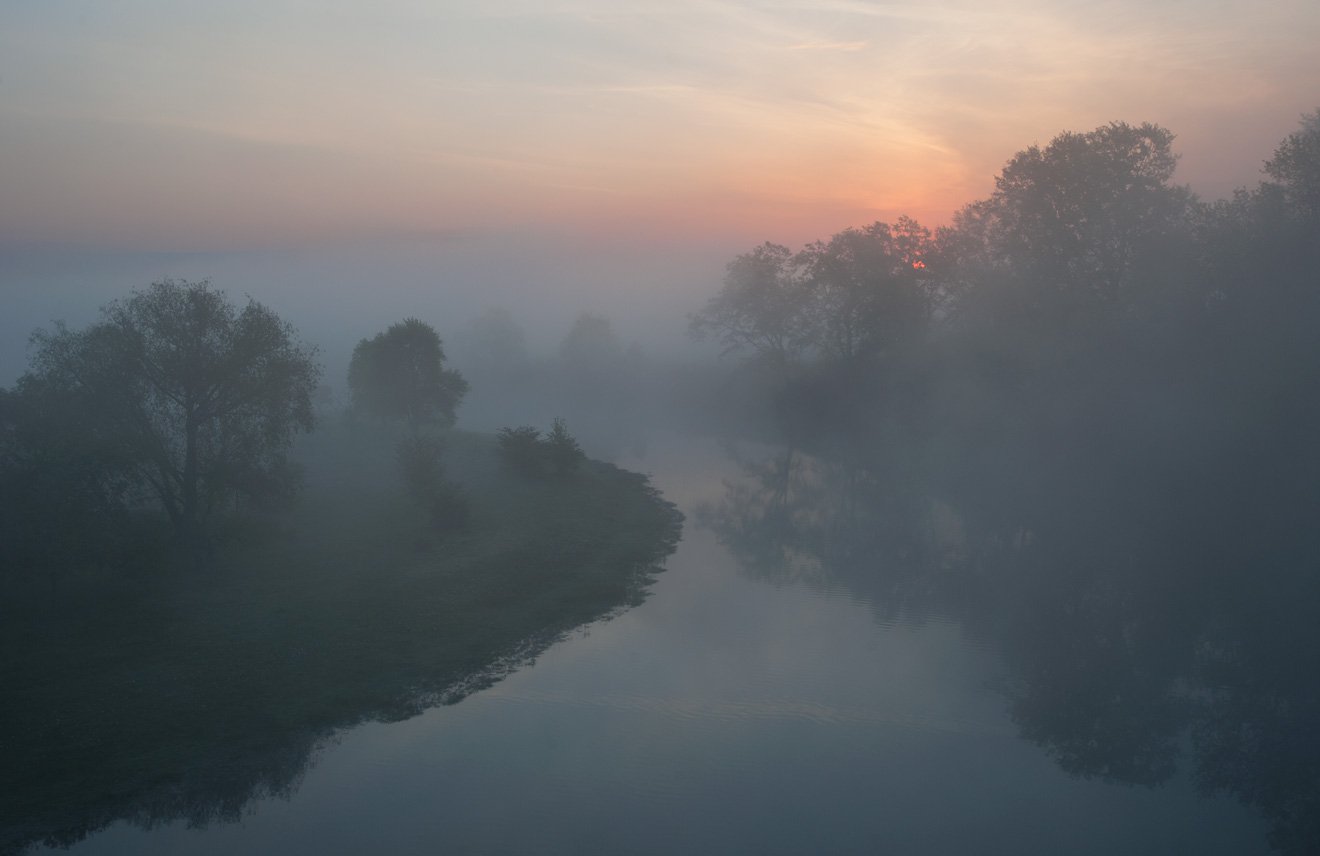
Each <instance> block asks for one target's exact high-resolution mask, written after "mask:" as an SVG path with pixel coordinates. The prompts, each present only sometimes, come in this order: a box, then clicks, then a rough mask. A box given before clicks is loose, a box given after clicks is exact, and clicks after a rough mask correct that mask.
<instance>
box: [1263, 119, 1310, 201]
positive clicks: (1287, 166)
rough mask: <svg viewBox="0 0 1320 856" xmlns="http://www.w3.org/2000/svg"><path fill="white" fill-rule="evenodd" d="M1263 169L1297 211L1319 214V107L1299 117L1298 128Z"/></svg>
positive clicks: (1276, 150)
mask: <svg viewBox="0 0 1320 856" xmlns="http://www.w3.org/2000/svg"><path fill="white" fill-rule="evenodd" d="M1265 172H1266V174H1268V175H1269V177H1270V178H1272V179H1274V180H1275V181H1276V182H1278V183H1279V185H1280V186H1281V187H1282V188H1283V192H1284V194H1285V196H1286V197H1287V199H1288V201H1289V202H1290V203H1291V204H1292V205H1293V207H1294V208H1296V209H1297V210H1298V211H1299V212H1301V213H1302V214H1305V215H1307V216H1309V217H1312V218H1314V217H1316V216H1317V215H1320V110H1316V111H1315V112H1313V113H1310V114H1308V115H1306V116H1303V117H1302V127H1301V129H1300V130H1298V131H1296V132H1294V133H1292V134H1289V135H1288V137H1287V138H1286V139H1285V140H1284V141H1283V142H1282V143H1280V144H1279V147H1278V148H1277V149H1275V151H1274V157H1272V158H1270V159H1269V160H1268V161H1266V162H1265Z"/></svg>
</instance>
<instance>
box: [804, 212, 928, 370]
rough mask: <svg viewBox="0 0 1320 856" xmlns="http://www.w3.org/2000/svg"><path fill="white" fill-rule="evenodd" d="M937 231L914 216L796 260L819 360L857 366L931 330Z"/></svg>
mask: <svg viewBox="0 0 1320 856" xmlns="http://www.w3.org/2000/svg"><path fill="white" fill-rule="evenodd" d="M930 240H931V238H930V232H929V231H928V230H926V229H924V228H923V227H922V226H921V225H919V224H918V223H917V222H916V221H915V220H912V219H910V218H908V217H903V218H900V219H899V221H898V223H897V224H895V225H894V226H892V227H891V226H890V225H889V224H887V223H872V224H871V225H870V226H867V227H865V228H863V229H846V230H844V231H842V232H840V233H838V234H837V235H835V236H834V237H832V238H830V239H829V240H828V241H816V242H815V243H812V244H809V245H808V246H807V247H806V248H805V249H804V250H803V251H802V252H801V253H799V254H798V256H797V264H798V266H799V267H800V269H801V270H802V271H803V275H804V278H805V279H804V284H805V288H806V291H807V294H806V295H805V296H804V297H805V299H806V303H807V306H808V309H807V313H808V314H807V320H808V328H807V329H808V333H807V335H808V337H809V340H810V342H811V344H812V345H813V346H814V347H815V348H816V349H817V350H818V351H819V353H820V354H821V355H822V356H824V357H827V358H831V359H836V360H843V361H849V360H856V359H859V358H862V357H868V356H875V355H878V354H881V353H883V352H884V351H885V350H886V349H888V348H889V347H891V346H892V345H893V344H894V343H895V342H896V341H897V340H899V339H901V338H903V337H904V336H907V335H909V334H912V333H914V332H917V331H919V330H921V329H923V328H924V326H925V324H926V322H927V321H928V320H929V317H930V312H931V306H932V301H931V299H930V295H929V293H928V292H927V291H926V288H925V282H924V280H925V276H924V272H925V261H924V256H925V255H926V254H927V251H928V247H929V245H930Z"/></svg>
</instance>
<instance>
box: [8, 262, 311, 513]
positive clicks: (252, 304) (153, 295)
mask: <svg viewBox="0 0 1320 856" xmlns="http://www.w3.org/2000/svg"><path fill="white" fill-rule="evenodd" d="M102 316H103V317H102V320H101V321H99V322H98V323H96V324H93V325H92V326H90V327H88V328H87V329H85V330H81V331H73V330H69V329H68V328H67V327H64V326H63V325H57V326H56V327H55V328H54V329H53V330H50V331H39V332H37V333H36V334H34V336H33V344H34V346H35V353H34V355H33V357H32V360H31V367H30V369H29V371H28V372H27V373H26V374H25V375H24V376H23V377H22V378H20V380H19V382H18V386H17V391H16V395H17V398H18V400H19V403H20V405H21V406H19V407H18V408H17V410H16V414H17V415H16V416H15V417H14V418H15V419H17V420H18V421H19V422H20V423H21V424H20V425H19V429H17V433H19V434H21V433H22V432H23V430H24V429H26V430H27V435H26V438H25V440H24V442H23V443H22V444H21V445H22V448H23V450H24V454H26V455H28V456H31V457H34V458H40V457H41V456H42V454H43V448H44V447H46V446H49V445H51V444H56V445H59V446H61V447H62V448H66V449H67V448H74V449H78V450H81V452H83V453H85V454H83V455H82V458H81V459H82V460H83V461H84V463H85V466H84V467H83V470H82V472H81V474H80V475H79V479H80V480H81V481H82V482H83V483H84V484H85V483H88V482H89V481H91V482H95V483H96V484H98V485H99V486H100V487H99V490H100V491H101V493H102V494H103V495H104V494H105V493H106V492H107V491H108V492H110V493H111V494H113V496H114V498H115V499H116V501H118V502H121V503H130V504H131V503H134V502H137V501H140V500H141V497H142V496H143V495H144V494H145V495H147V496H151V497H154V498H155V500H156V501H158V502H159V504H160V506H161V507H162V508H163V509H164V511H165V512H166V513H167V514H168V515H169V518H170V520H171V521H172V522H173V523H174V525H175V527H176V529H177V530H178V531H179V532H181V533H186V534H196V533H197V532H198V531H199V530H200V528H201V527H202V525H203V523H204V522H205V520H206V519H207V517H208V516H209V515H210V514H211V513H212V512H213V511H214V510H216V509H217V508H219V507H221V506H223V505H225V504H227V503H233V502H235V501H237V500H239V499H249V500H252V499H261V498H269V497H271V496H274V495H282V494H287V493H288V492H289V491H290V490H291V489H292V485H293V471H292V468H291V467H290V465H289V463H288V460H287V457H286V452H287V449H288V447H289V444H290V442H291V441H292V437H293V435H294V433H295V432H296V431H299V430H310V429H311V427H312V408H311V393H312V390H313V389H315V387H316V383H317V380H318V378H319V376H320V367H319V366H318V365H317V363H316V361H315V351H314V349H313V348H311V347H310V346H308V345H305V344H303V343H302V342H300V341H299V340H298V338H297V337H296V334H295V332H294V330H293V328H292V327H291V326H290V325H289V324H287V323H286V322H284V321H282V320H281V319H280V318H279V317H278V316H277V315H275V313H273V312H272V311H270V310H269V309H267V308H266V307H265V306H263V305H261V304H260V303H257V302H256V301H253V300H249V301H248V303H247V304H246V305H245V306H243V307H241V308H240V307H238V306H236V305H235V304H234V303H232V302H231V301H230V300H229V299H228V298H227V297H226V296H225V294H224V293H223V292H221V291H218V290H216V289H214V288H213V287H212V286H211V284H210V283H209V282H206V281H202V282H186V281H175V280H165V281H162V282H158V283H155V284H153V285H151V286H149V287H148V288H146V289H143V290H140V291H135V292H134V293H133V294H132V295H131V296H130V297H128V298H127V299H124V300H120V301H115V302H114V303H111V304H110V305H108V306H107V307H105V308H104V309H103V311H102ZM41 425H46V426H47V430H46V431H45V432H44V436H37V434H38V433H39V432H38V431H36V430H33V429H36V428H38V427H39V426H41Z"/></svg>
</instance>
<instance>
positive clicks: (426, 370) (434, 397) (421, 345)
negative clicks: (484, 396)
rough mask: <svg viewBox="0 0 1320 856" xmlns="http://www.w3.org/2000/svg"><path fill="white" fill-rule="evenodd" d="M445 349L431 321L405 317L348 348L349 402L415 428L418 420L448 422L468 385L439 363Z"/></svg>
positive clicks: (423, 423)
mask: <svg viewBox="0 0 1320 856" xmlns="http://www.w3.org/2000/svg"><path fill="white" fill-rule="evenodd" d="M444 362H445V351H444V347H443V346H442V345H441V342H440V336H439V335H438V334H437V333H436V332H435V329H434V328H433V327H431V325H429V324H426V323H424V322H422V321H419V320H417V319H416V318H407V319H405V320H403V321H401V322H399V323H398V324H394V325H391V326H390V328H389V329H388V330H386V331H385V332H383V333H378V334H377V335H376V336H374V337H373V338H370V339H363V340H362V341H361V342H359V343H358V345H357V347H356V348H354V349H353V358H352V360H351V361H350V363H349V366H348V386H349V390H350V392H351V393H352V397H353V406H354V408H356V409H358V410H361V411H363V412H366V413H371V414H373V415H375V416H377V417H379V418H381V419H384V420H387V421H394V422H402V423H403V424H405V425H407V426H408V427H409V429H410V430H411V431H412V432H413V433H414V434H415V433H417V432H419V431H420V430H421V429H422V428H423V427H424V426H427V425H436V426H440V427H449V426H450V425H453V424H454V411H455V409H456V408H457V407H458V403H459V401H461V400H462V398H463V395H464V394H465V393H466V392H467V390H468V384H467V381H465V380H464V379H463V376H462V375H460V374H459V373H458V372H456V371H452V370H450V369H446V368H445V367H444Z"/></svg>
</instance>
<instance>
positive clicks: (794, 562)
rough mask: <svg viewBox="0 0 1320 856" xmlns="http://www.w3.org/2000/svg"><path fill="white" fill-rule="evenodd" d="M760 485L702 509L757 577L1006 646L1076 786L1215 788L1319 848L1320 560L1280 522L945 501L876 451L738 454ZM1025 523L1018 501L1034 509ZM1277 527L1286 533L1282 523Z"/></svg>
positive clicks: (1048, 743) (1013, 670)
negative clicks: (843, 596)
mask: <svg viewBox="0 0 1320 856" xmlns="http://www.w3.org/2000/svg"><path fill="white" fill-rule="evenodd" d="M730 452H731V454H732V455H733V457H734V460H735V462H736V463H737V465H738V467H739V469H740V471H741V472H742V474H743V478H742V479H741V480H739V481H736V482H728V483H726V486H725V492H724V496H723V498H722V500H721V501H720V502H718V503H714V504H711V505H707V506H706V507H704V508H703V509H702V510H701V513H700V515H699V521H700V522H701V523H702V524H703V525H705V526H708V527H709V528H711V529H712V530H713V531H714V532H715V533H716V534H717V535H718V536H719V538H720V539H721V540H722V542H723V543H724V544H725V545H726V546H727V547H728V548H729V549H730V550H731V551H732V552H733V553H734V554H735V555H736V556H737V558H738V559H739V560H740V561H741V562H742V564H743V566H744V568H745V569H746V571H747V572H748V573H750V574H752V575H754V576H757V577H759V578H763V579H766V580H770V581H773V582H776V583H783V582H803V583H806V584H809V585H813V586H818V587H829V586H842V587H846V588H847V589H849V590H850V591H852V592H853V593H855V594H856V595H857V596H858V597H860V598H862V599H863V600H865V601H866V602H867V603H869V604H870V605H871V607H872V608H873V609H874V610H875V612H876V614H877V616H878V617H879V618H880V619H881V620H885V621H888V620H893V619H895V618H897V617H900V616H902V617H905V618H907V619H909V620H918V621H920V620H921V619H923V618H925V617H928V616H931V615H934V614H939V615H943V616H947V617H952V618H956V619H957V620H959V621H960V622H961V623H962V624H963V626H964V628H965V630H966V631H967V632H968V633H969V634H972V635H973V636H975V637H977V638H979V639H984V640H988V641H990V642H992V643H993V644H994V646H995V647H996V649H997V650H999V651H1000V652H1001V654H1002V657H1003V659H1004V662H1005V664H1006V667H1007V672H1008V678H1007V680H1006V681H1005V682H1004V684H1003V692H1004V694H1005V696H1006V699H1007V702H1008V705H1009V711H1010V714H1011V716H1012V718H1013V721H1014V722H1015V723H1016V725H1017V726H1018V728H1019V730H1020V733H1021V735H1022V737H1024V738H1026V739H1027V740H1029V741H1031V742H1032V743H1034V744H1036V745H1038V746H1039V747H1041V748H1042V749H1043V750H1044V751H1045V752H1046V753H1047V754H1048V755H1049V756H1050V757H1051V758H1052V759H1053V760H1054V761H1055V762H1056V763H1057V764H1058V765H1059V766H1060V767H1061V768H1062V769H1063V770H1065V771H1067V772H1068V773H1070V774H1072V775H1074V776H1080V777H1085V778H1095V779H1100V780H1104V781H1108V782H1113V783H1123V784H1133V785H1145V786H1156V785H1160V784H1162V783H1164V782H1166V781H1168V780H1169V779H1170V778H1171V777H1172V776H1173V774H1174V772H1175V770H1176V769H1177V766H1178V764H1179V762H1180V761H1181V762H1186V763H1188V764H1189V765H1190V768H1191V771H1192V773H1193V775H1194V778H1195V780H1196V782H1197V783H1198V785H1199V787H1200V789H1201V790H1202V791H1203V792H1204V793H1205V794H1207V795H1209V794H1215V793H1227V794H1231V795H1233V796H1235V797H1236V798H1237V799H1239V800H1241V801H1243V802H1244V803H1246V804H1248V805H1250V806H1252V807H1253V808H1255V809H1256V810H1257V811H1259V812H1260V813H1261V814H1262V815H1263V816H1265V817H1266V818H1267V819H1268V820H1269V821H1270V823H1271V824H1272V832H1271V835H1270V841H1271V844H1272V845H1273V846H1275V847H1276V848H1278V849H1280V850H1283V851H1285V852H1290V853H1311V852H1316V850H1317V849H1318V848H1320V733H1318V732H1317V730H1316V728H1315V724H1316V723H1317V722H1320V629H1318V627H1317V624H1316V622H1315V616H1316V615H1317V614H1320V582H1318V581H1317V580H1316V579H1315V577H1314V575H1313V574H1311V573H1309V569H1310V568H1313V567H1314V565H1315V561H1314V558H1315V556H1317V555H1320V552H1317V551H1316V545H1315V544H1314V543H1313V541H1314V536H1312V535H1311V533H1310V532H1309V530H1307V529H1305V528H1301V529H1298V528H1295V527H1292V526H1290V525H1289V524H1290V520H1286V519H1285V520H1280V519H1277V518H1278V515H1277V514H1274V513H1273V511H1272V510H1271V509H1270V508H1268V507H1266V508H1242V507H1241V506H1239V505H1236V504H1234V503H1231V502H1220V503H1218V506H1217V507H1216V504H1215V503H1214V502H1211V503H1207V502H1205V501H1199V502H1197V503H1195V504H1194V505H1188V506H1177V505H1171V506H1170V507H1167V508H1165V509H1163V510H1160V511H1158V512H1155V513H1152V511H1151V507H1150V505H1149V504H1143V503H1140V502H1132V503H1126V502H1124V501H1123V500H1122V498H1121V497H1115V498H1112V500H1111V498H1107V497H1097V496H1095V495H1094V494H1091V493H1088V492H1087V491H1085V490H1084V489H1080V488H1079V489H1078V490H1077V491H1076V496H1074V497H1071V498H1070V497H1067V496H1059V497H1057V500H1058V501H1056V502H1053V503H1050V504H1040V505H1034V506H1031V507H1030V509H1029V513H1028V514H1022V515H1020V516H1021V517H1022V518H1023V519H1029V520H1031V521H1032V523H1031V525H1030V527H1027V526H1023V525H1014V524H1013V523H1011V522H1010V521H1011V520H1012V519H1013V516H1014V515H1013V514H1010V513H1005V509H1004V508H1003V507H1002V506H995V505H994V504H993V503H984V504H981V505H980V506H979V507H980V508H981V509H983V510H984V509H988V513H978V512H977V508H978V503H976V502H968V503H967V504H966V505H965V506H962V507H958V506H957V505H955V504H953V503H950V504H945V502H943V501H941V500H938V499H936V498H934V496H933V491H932V490H931V489H930V488H929V486H923V485H921V484H920V483H919V480H917V479H913V478H907V477H903V476H902V475H901V474H900V473H899V472H898V471H897V469H896V468H895V467H894V466H893V465H892V464H890V465H886V464H885V462H884V461H883V459H882V458H881V457H880V456H878V455H876V456H872V457H871V458H870V459H867V458H865V457H864V456H861V455H857V454H846V453H838V452H837V450H836V452H835V453H833V454H830V455H819V456H813V455H808V454H805V453H803V452H801V451H799V450H795V449H792V448H787V449H782V450H780V451H778V452H776V453H773V454H770V455H766V456H756V455H746V454H739V453H738V452H737V450H735V449H732V448H731V449H730ZM1017 510H1018V511H1022V510H1023V508H1022V507H1020V506H1019V507H1018V509H1017ZM1271 518H1273V519H1271Z"/></svg>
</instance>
